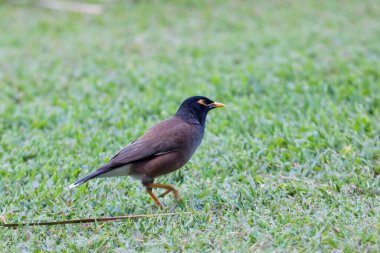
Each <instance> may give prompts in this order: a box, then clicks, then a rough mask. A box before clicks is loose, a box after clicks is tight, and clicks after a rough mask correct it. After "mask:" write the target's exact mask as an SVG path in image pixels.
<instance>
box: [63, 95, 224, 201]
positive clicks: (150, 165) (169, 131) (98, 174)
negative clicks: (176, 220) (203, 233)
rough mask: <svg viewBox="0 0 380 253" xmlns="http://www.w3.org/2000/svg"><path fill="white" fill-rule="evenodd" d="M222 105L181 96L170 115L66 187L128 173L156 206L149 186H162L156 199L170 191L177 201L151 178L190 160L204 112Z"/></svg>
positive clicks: (170, 188)
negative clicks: (106, 161)
mask: <svg viewBox="0 0 380 253" xmlns="http://www.w3.org/2000/svg"><path fill="white" fill-rule="evenodd" d="M224 106H225V105H224V104H222V103H219V102H214V101H212V100H211V99H209V98H207V97H204V96H192V97H189V98H187V99H185V100H184V101H183V102H182V103H181V105H180V106H179V108H178V110H177V112H176V113H175V114H174V116H172V117H169V118H168V119H165V120H163V121H161V122H159V123H158V124H156V125H154V126H153V127H151V128H150V129H149V130H148V131H146V132H145V133H144V134H143V135H142V136H141V137H139V138H138V139H136V140H135V141H133V142H131V143H130V144H128V145H127V146H126V147H124V148H123V149H121V150H120V151H119V152H118V153H117V154H116V155H115V156H113V157H112V158H111V159H110V161H109V162H108V163H106V164H104V165H102V166H100V167H99V168H98V169H97V170H95V171H93V172H92V173H90V174H88V175H87V176H85V177H83V178H81V179H79V180H77V181H76V182H75V183H73V184H72V185H70V186H69V189H71V188H74V187H76V186H79V185H81V184H83V183H85V182H87V181H89V180H91V179H95V178H103V177H118V176H132V177H133V178H136V179H139V180H141V183H142V185H143V186H144V187H145V189H146V192H147V193H148V194H149V195H150V197H151V198H152V199H153V200H154V202H155V203H156V204H157V205H158V207H159V208H162V204H161V202H160V201H159V200H158V198H157V197H156V195H155V194H154V193H153V189H156V188H159V189H165V191H164V192H163V193H162V194H161V195H159V196H158V197H159V198H161V197H164V196H166V195H167V194H169V193H170V192H173V194H174V199H175V200H180V195H179V192H178V190H177V189H176V188H174V187H173V186H171V185H167V184H159V183H154V180H155V179H156V178H157V177H160V176H163V175H166V174H169V173H171V172H174V171H176V170H178V169H179V168H181V167H183V166H184V165H185V164H186V163H187V162H188V161H189V160H190V158H191V157H192V155H193V154H194V152H195V151H196V149H197V148H198V146H199V145H200V144H201V142H202V139H203V134H204V130H205V124H206V117H207V114H208V112H209V111H210V110H212V109H215V108H221V107H224Z"/></svg>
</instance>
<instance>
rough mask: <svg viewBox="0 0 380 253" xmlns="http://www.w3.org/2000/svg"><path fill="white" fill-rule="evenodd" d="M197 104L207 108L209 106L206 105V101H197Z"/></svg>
mask: <svg viewBox="0 0 380 253" xmlns="http://www.w3.org/2000/svg"><path fill="white" fill-rule="evenodd" d="M197 103H198V104H200V105H203V106H207V104H206V102H205V101H204V99H199V100H198V101H197Z"/></svg>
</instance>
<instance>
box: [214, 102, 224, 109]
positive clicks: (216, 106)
mask: <svg viewBox="0 0 380 253" xmlns="http://www.w3.org/2000/svg"><path fill="white" fill-rule="evenodd" d="M211 105H212V107H214V108H219V107H225V105H224V104H222V103H219V102H214V103H212V104H211Z"/></svg>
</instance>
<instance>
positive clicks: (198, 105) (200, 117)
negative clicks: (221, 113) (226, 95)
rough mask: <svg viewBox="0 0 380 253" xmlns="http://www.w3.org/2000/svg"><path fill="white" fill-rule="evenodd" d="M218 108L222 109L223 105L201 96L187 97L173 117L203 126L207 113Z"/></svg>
mask: <svg viewBox="0 0 380 253" xmlns="http://www.w3.org/2000/svg"><path fill="white" fill-rule="evenodd" d="M219 107H224V104H222V103H218V102H214V101H212V100H211V99H209V98H207V97H203V96H194V97H189V98H187V99H185V101H183V102H182V104H181V106H180V107H179V109H178V111H177V113H176V114H175V116H177V117H181V118H183V119H184V120H186V121H187V122H190V123H196V124H200V125H202V126H204V125H205V122H206V116H207V113H208V112H209V111H210V110H212V109H214V108H219Z"/></svg>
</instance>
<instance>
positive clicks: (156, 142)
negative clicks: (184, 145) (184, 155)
mask: <svg viewBox="0 0 380 253" xmlns="http://www.w3.org/2000/svg"><path fill="white" fill-rule="evenodd" d="M178 149H179V147H177V145H176V144H175V142H171V141H168V140H160V139H153V140H141V141H139V140H137V141H135V142H133V143H131V144H129V145H128V146H126V147H125V148H123V149H122V150H120V152H119V153H117V154H116V155H115V156H114V157H113V158H112V159H111V160H110V162H109V167H110V169H112V168H117V167H120V166H123V165H125V164H128V163H131V162H135V161H138V160H142V159H146V158H149V157H153V156H159V155H163V154H167V153H170V152H174V151H176V150H178Z"/></svg>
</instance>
